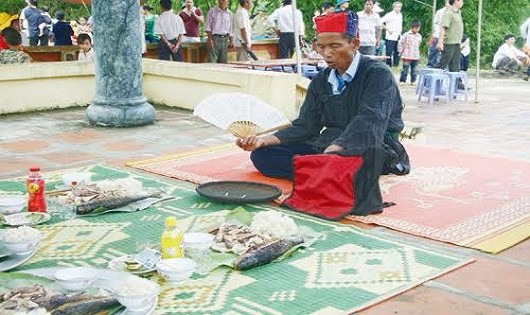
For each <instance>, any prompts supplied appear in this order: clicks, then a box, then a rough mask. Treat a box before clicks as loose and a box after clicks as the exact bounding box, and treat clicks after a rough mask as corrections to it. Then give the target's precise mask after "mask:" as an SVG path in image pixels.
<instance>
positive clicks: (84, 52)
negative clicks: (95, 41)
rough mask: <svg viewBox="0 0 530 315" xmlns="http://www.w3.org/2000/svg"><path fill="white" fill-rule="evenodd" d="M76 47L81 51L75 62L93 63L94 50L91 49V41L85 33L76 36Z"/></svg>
mask: <svg viewBox="0 0 530 315" xmlns="http://www.w3.org/2000/svg"><path fill="white" fill-rule="evenodd" d="M77 45H78V46H79V48H81V50H80V51H79V57H78V58H77V61H88V62H91V61H94V50H93V49H92V39H91V38H90V35H88V34H87V33H82V34H79V35H78V36H77Z"/></svg>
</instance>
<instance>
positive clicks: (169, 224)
mask: <svg viewBox="0 0 530 315" xmlns="http://www.w3.org/2000/svg"><path fill="white" fill-rule="evenodd" d="M164 225H165V229H164V232H163V233H162V237H161V238H160V243H161V244H160V245H161V247H162V258H163V259H168V258H180V257H183V256H184V250H183V249H182V246H181V245H182V237H183V233H182V231H181V230H180V229H179V228H178V221H177V218H175V217H167V218H166V220H165V221H164Z"/></svg>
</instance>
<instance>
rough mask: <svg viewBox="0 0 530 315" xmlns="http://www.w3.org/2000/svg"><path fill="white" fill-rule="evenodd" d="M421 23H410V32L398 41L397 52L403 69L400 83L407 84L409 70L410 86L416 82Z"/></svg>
mask: <svg viewBox="0 0 530 315" xmlns="http://www.w3.org/2000/svg"><path fill="white" fill-rule="evenodd" d="M420 28H421V23H420V22H419V21H412V23H410V30H409V31H408V32H406V33H405V34H403V36H401V38H400V39H399V43H398V51H399V52H400V53H401V59H402V60H403V69H402V70H401V76H400V77H399V82H400V83H406V82H407V76H408V72H409V68H410V84H411V85H413V84H414V83H415V82H416V67H417V66H418V63H419V62H420V45H421V40H422V37H421V35H420V33H419V32H420Z"/></svg>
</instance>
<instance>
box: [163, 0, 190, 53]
mask: <svg viewBox="0 0 530 315" xmlns="http://www.w3.org/2000/svg"><path fill="white" fill-rule="evenodd" d="M160 7H161V8H162V13H161V14H160V15H159V16H158V17H157V18H156V22H155V34H158V35H159V36H160V43H159V44H158V59H160V60H169V56H171V58H172V59H173V61H182V48H181V47H180V44H181V43H182V37H183V36H184V34H186V29H185V28H184V22H183V21H182V19H181V18H180V16H178V15H176V14H175V13H173V10H171V0H160Z"/></svg>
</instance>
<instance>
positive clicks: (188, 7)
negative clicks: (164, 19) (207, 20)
mask: <svg viewBox="0 0 530 315" xmlns="http://www.w3.org/2000/svg"><path fill="white" fill-rule="evenodd" d="M179 16H180V17H181V18H182V21H183V22H184V28H185V29H186V34H185V35H184V40H185V41H194V40H198V39H199V24H202V23H204V16H203V14H202V11H201V9H199V8H197V7H195V6H194V5H193V0H186V1H185V2H184V7H183V8H182V11H180V13H179Z"/></svg>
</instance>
